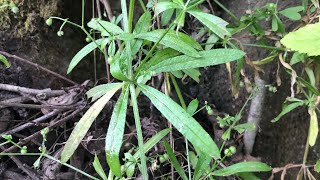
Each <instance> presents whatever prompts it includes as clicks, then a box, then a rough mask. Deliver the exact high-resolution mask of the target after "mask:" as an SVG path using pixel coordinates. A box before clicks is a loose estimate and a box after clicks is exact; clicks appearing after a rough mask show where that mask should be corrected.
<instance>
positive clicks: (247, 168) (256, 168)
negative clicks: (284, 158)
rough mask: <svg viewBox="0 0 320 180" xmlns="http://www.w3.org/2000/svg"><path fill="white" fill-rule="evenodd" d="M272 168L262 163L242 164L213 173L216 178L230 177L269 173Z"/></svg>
mask: <svg viewBox="0 0 320 180" xmlns="http://www.w3.org/2000/svg"><path fill="white" fill-rule="evenodd" d="M271 170H272V168H271V167H270V166H268V165H267V164H265V163H262V162H240V163H237V164H234V165H231V166H229V167H226V168H223V169H219V170H217V171H214V172H213V175H214V176H230V175H233V174H236V173H241V172H267V171H271Z"/></svg>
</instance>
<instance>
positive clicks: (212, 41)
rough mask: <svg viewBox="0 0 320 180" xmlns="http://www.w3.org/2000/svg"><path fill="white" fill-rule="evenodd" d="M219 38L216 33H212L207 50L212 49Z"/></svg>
mask: <svg viewBox="0 0 320 180" xmlns="http://www.w3.org/2000/svg"><path fill="white" fill-rule="evenodd" d="M218 40H219V37H218V36H217V35H215V34H211V35H210V36H209V38H208V39H207V42H206V46H205V48H204V49H205V50H210V49H212V48H213V46H214V44H215V43H216V42H217V41H218Z"/></svg>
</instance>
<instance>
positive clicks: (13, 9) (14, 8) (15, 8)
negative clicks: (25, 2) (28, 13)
mask: <svg viewBox="0 0 320 180" xmlns="http://www.w3.org/2000/svg"><path fill="white" fill-rule="evenodd" d="M11 11H12V12H13V13H14V14H17V13H18V12H19V8H18V7H17V6H14V7H12V8H11Z"/></svg>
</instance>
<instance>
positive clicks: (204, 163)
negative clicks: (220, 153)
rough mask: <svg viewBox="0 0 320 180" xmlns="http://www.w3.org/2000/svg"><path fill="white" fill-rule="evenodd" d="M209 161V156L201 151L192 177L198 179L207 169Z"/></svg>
mask: <svg viewBox="0 0 320 180" xmlns="http://www.w3.org/2000/svg"><path fill="white" fill-rule="evenodd" d="M210 162H211V157H210V156H208V155H207V154H203V153H201V154H200V156H199V160H198V162H197V165H196V169H195V170H194V179H200V177H201V176H202V175H203V173H205V172H206V171H207V170H208V167H209V165H210Z"/></svg>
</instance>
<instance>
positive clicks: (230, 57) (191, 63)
mask: <svg viewBox="0 0 320 180" xmlns="http://www.w3.org/2000/svg"><path fill="white" fill-rule="evenodd" d="M199 54H200V55H201V57H200V58H193V57H190V56H187V55H181V56H176V57H173V58H169V59H166V60H163V61H161V62H159V63H158V64H155V65H154V66H152V67H150V68H149V69H147V70H148V71H150V72H153V73H155V74H156V73H160V72H171V71H178V70H184V69H190V68H198V67H206V66H213V65H218V64H224V63H227V62H230V61H234V60H237V59H240V58H242V57H243V56H244V54H245V53H244V52H243V51H241V50H237V49H212V50H209V51H200V52H199Z"/></svg>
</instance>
